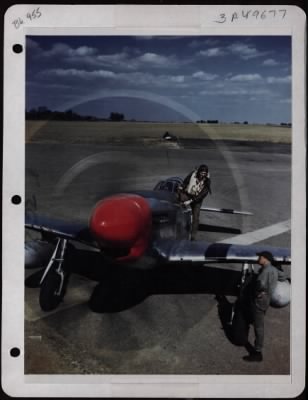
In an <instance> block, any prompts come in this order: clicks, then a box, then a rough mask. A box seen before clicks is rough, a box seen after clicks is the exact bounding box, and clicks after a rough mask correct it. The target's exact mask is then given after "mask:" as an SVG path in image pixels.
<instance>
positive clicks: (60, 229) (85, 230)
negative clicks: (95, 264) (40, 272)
mask: <svg viewBox="0 0 308 400" xmlns="http://www.w3.org/2000/svg"><path fill="white" fill-rule="evenodd" d="M25 227H26V228H27V229H31V230H34V231H38V232H41V233H42V235H43V236H44V235H46V236H50V237H61V238H64V239H70V240H76V241H78V242H81V243H84V244H87V245H90V246H95V247H96V243H95V240H94V238H93V236H92V235H91V232H90V230H89V227H88V225H87V224H83V223H71V222H68V221H65V220H61V219H54V218H48V217H43V216H39V215H36V214H34V215H26V217H25Z"/></svg>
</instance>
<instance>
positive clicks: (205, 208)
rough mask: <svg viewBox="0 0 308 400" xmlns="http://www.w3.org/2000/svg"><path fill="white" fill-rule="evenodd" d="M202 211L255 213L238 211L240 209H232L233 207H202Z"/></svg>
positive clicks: (240, 213)
mask: <svg viewBox="0 0 308 400" xmlns="http://www.w3.org/2000/svg"><path fill="white" fill-rule="evenodd" d="M201 211H209V212H219V213H223V214H239V215H253V213H251V212H249V211H238V210H232V209H231V208H211V207H201Z"/></svg>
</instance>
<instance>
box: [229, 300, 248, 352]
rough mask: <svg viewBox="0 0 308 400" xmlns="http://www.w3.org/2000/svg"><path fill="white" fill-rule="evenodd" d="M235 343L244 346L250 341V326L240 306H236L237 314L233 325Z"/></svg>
mask: <svg viewBox="0 0 308 400" xmlns="http://www.w3.org/2000/svg"><path fill="white" fill-rule="evenodd" d="M231 332H232V339H233V343H234V344H236V345H238V346H243V345H245V344H246V343H247V341H248V332H249V324H248V322H247V320H246V318H245V314H244V312H243V310H242V309H241V307H240V306H239V305H236V306H235V312H234V316H233V320H232V325H231Z"/></svg>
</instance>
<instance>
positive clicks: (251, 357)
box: [243, 351, 263, 362]
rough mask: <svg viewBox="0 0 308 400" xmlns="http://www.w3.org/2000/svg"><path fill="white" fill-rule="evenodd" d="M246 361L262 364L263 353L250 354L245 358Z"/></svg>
mask: <svg viewBox="0 0 308 400" xmlns="http://www.w3.org/2000/svg"><path fill="white" fill-rule="evenodd" d="M243 360H244V361H248V362H249V361H257V362H260V361H262V360H263V356H262V353H261V351H254V352H253V353H251V354H249V356H245V357H243Z"/></svg>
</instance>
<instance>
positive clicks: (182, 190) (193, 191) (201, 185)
mask: <svg viewBox="0 0 308 400" xmlns="http://www.w3.org/2000/svg"><path fill="white" fill-rule="evenodd" d="M209 193H212V192H211V180H210V174H209V169H208V166H207V165H205V164H202V165H200V166H199V168H198V169H195V170H194V171H192V172H191V173H190V174H189V175H188V176H187V177H186V178H185V179H184V182H183V185H182V186H180V187H179V200H180V201H181V202H182V203H183V205H184V206H185V207H187V206H189V205H190V206H191V208H192V218H193V219H192V229H191V240H195V239H196V235H197V232H198V226H199V216H200V208H201V204H202V201H203V199H204V198H205V197H206V196H207V195H208V194H209Z"/></svg>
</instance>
